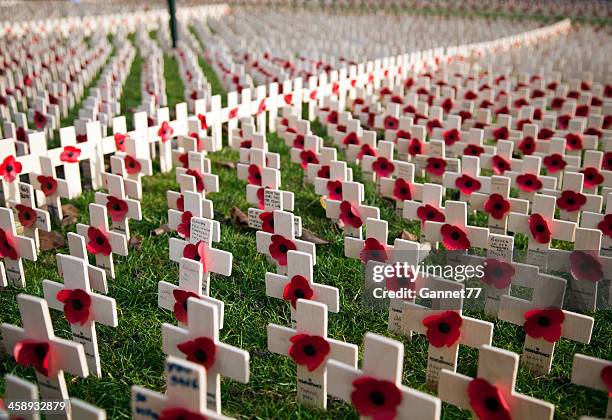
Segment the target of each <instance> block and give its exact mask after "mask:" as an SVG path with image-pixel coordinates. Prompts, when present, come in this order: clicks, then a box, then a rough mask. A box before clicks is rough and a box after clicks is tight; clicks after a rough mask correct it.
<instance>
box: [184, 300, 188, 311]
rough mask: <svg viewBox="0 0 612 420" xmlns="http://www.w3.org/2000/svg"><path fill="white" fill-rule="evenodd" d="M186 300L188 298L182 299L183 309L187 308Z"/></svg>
mask: <svg viewBox="0 0 612 420" xmlns="http://www.w3.org/2000/svg"><path fill="white" fill-rule="evenodd" d="M187 300H188V299H185V300H184V301H183V309H184V310H187Z"/></svg>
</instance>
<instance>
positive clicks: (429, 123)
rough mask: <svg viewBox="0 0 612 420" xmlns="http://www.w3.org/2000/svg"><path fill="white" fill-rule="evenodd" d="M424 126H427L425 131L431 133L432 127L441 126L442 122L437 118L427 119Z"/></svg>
mask: <svg viewBox="0 0 612 420" xmlns="http://www.w3.org/2000/svg"><path fill="white" fill-rule="evenodd" d="M425 127H426V128H427V132H428V133H429V134H430V135H431V133H433V130H434V128H442V123H441V122H440V120H438V119H435V120H429V121H427V124H426V125H425Z"/></svg>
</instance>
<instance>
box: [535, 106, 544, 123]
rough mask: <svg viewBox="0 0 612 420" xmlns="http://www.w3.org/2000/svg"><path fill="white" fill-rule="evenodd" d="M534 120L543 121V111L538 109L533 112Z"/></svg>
mask: <svg viewBox="0 0 612 420" xmlns="http://www.w3.org/2000/svg"><path fill="white" fill-rule="evenodd" d="M533 119H534V120H538V121H541V120H542V109H541V108H536V109H534V110H533Z"/></svg>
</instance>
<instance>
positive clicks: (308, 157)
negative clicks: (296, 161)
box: [300, 150, 319, 169]
mask: <svg viewBox="0 0 612 420" xmlns="http://www.w3.org/2000/svg"><path fill="white" fill-rule="evenodd" d="M300 160H301V162H300V166H301V167H302V169H306V168H307V167H308V165H309V164H310V163H314V164H316V163H319V159H318V158H317V154H316V153H315V152H314V151H312V150H302V151H301V152H300Z"/></svg>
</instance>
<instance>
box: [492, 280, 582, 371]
mask: <svg viewBox="0 0 612 420" xmlns="http://www.w3.org/2000/svg"><path fill="white" fill-rule="evenodd" d="M530 283H531V284H530V286H531V287H533V293H532V298H531V300H530V301H529V300H525V299H522V298H519V297H515V296H510V295H505V296H502V298H501V301H500V304H499V319H501V320H503V321H507V322H511V323H512V324H515V325H520V326H522V327H523V330H525V332H526V335H525V343H524V347H523V356H522V357H521V363H522V364H523V365H525V366H526V367H527V369H529V370H530V371H532V372H533V373H534V374H537V375H546V374H547V373H548V372H550V368H551V366H552V360H553V353H554V350H555V342H556V341H557V340H559V339H560V338H567V339H569V340H573V341H578V342H580V343H585V344H588V343H589V342H590V341H591V332H592V331H593V323H594V320H593V318H592V317H589V316H586V315H582V314H578V313H575V312H569V311H565V310H561V306H562V304H563V297H564V292H565V286H566V282H565V280H563V279H561V278H559V277H554V276H551V275H547V274H541V273H540V275H539V276H538V277H537V278H535V279H531V282H530Z"/></svg>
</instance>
